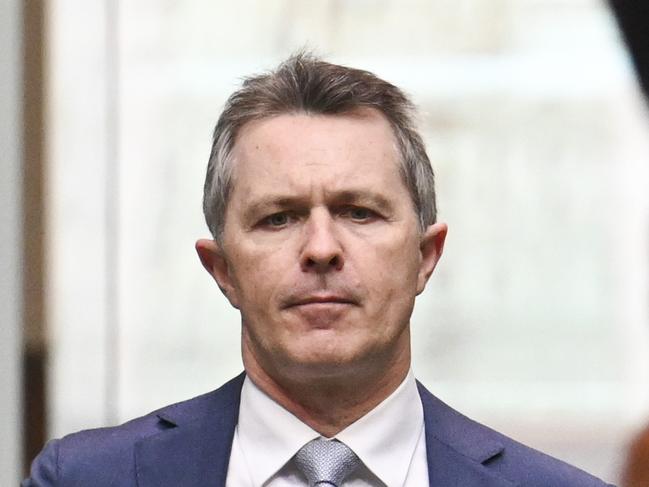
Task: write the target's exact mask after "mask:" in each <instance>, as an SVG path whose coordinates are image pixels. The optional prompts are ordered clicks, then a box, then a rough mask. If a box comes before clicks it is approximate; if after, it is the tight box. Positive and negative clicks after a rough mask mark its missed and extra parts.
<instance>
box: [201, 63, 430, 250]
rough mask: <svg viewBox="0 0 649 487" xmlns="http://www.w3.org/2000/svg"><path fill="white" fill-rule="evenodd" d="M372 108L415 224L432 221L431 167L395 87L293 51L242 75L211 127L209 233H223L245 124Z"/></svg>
mask: <svg viewBox="0 0 649 487" xmlns="http://www.w3.org/2000/svg"><path fill="white" fill-rule="evenodd" d="M360 108H374V109H376V110H378V111H380V112H381V113H382V114H383V116H385V118H386V119H387V120H388V122H389V123H390V126H391V128H392V130H393V132H394V138H395V142H396V146H397V149H398V152H399V164H400V171H401V177H402V178H403V180H404V183H405V184H406V187H407V188H408V191H409V192H410V196H411V198H412V201H413V204H414V206H415V208H416V211H417V214H418V219H419V225H420V227H421V229H422V230H423V229H425V228H426V227H428V226H429V225H432V224H433V223H435V221H436V218H437V209H436V203H435V183H434V176H433V170H432V168H431V165H430V161H429V159H428V155H427V154H426V150H425V148H424V144H423V142H422V139H421V136H420V135H419V133H418V132H417V130H416V127H415V123H414V107H413V105H412V103H411V102H410V100H409V99H408V98H407V97H406V95H405V94H404V93H403V92H402V91H401V90H400V89H399V88H397V87H396V86H394V85H392V84H390V83H388V82H386V81H384V80H382V79H380V78H378V77H376V76H375V75H374V74H372V73H370V72H368V71H363V70H359V69H353V68H348V67H344V66H339V65H336V64H330V63H327V62H324V61H322V60H320V59H318V58H315V57H313V56H310V55H308V54H303V53H300V54H296V55H294V56H292V57H290V58H289V59H288V60H286V61H285V62H283V63H282V64H280V65H279V67H278V68H277V69H275V70H274V71H272V72H270V73H267V74H263V75H259V76H253V77H249V78H247V79H246V80H245V81H244V83H243V86H242V87H241V89H239V90H237V91H236V92H235V93H233V94H232V95H231V96H230V98H229V99H228V101H227V103H226V106H225V109H224V110H223V113H222V114H221V116H220V117H219V120H218V122H217V124H216V128H215V129H214V137H213V143H212V151H211V153H210V159H209V163H208V167H207V175H206V178H205V186H204V196H203V212H204V213H205V219H206V221H207V226H208V227H209V229H210V232H211V233H212V236H213V237H214V238H215V239H216V240H219V239H220V237H221V232H222V231H223V226H224V221H225V215H226V209H227V206H228V199H229V196H230V191H231V189H232V170H233V166H234V164H235V162H234V161H233V160H232V149H233V148H234V145H235V142H236V140H237V137H238V134H239V131H240V130H241V129H242V127H244V126H245V125H246V124H248V123H249V122H252V121H254V120H260V119H263V118H268V117H272V116H275V115H280V114H287V113H307V114H311V115H318V114H320V115H340V114H344V113H347V112H350V111H353V110H357V109H360Z"/></svg>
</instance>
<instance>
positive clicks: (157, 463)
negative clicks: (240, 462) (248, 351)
mask: <svg viewBox="0 0 649 487" xmlns="http://www.w3.org/2000/svg"><path fill="white" fill-rule="evenodd" d="M244 377H245V375H244V374H241V375H239V376H238V377H236V378H234V379H232V380H231V381H230V382H228V383H226V384H225V385H223V386H222V387H220V388H219V389H217V390H216V391H214V392H211V393H208V394H205V395H203V396H199V397H198V398H195V399H190V400H189V401H185V402H182V403H179V404H176V405H173V406H170V407H168V408H164V409H162V410H160V411H159V412H158V413H157V416H158V418H159V420H160V426H161V428H162V431H161V432H159V433H157V434H155V435H153V436H150V437H147V438H144V439H142V440H140V441H139V442H138V443H136V445H135V463H136V472H137V480H138V486H139V487H172V486H173V487H176V486H178V485H185V486H205V485H207V486H214V487H217V486H219V487H220V486H224V485H225V480H226V476H227V473H228V462H229V460H230V450H231V447H232V439H233V437H234V429H235V427H236V425H237V421H238V417H239V400H240V397H241V386H242V384H243V379H244Z"/></svg>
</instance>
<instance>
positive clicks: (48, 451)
mask: <svg viewBox="0 0 649 487" xmlns="http://www.w3.org/2000/svg"><path fill="white" fill-rule="evenodd" d="M242 382H243V376H239V377H237V378H235V379H233V380H232V381H230V382H228V383H226V384H225V385H223V386H222V387H220V388H219V389H216V390H215V391H212V392H209V393H207V394H203V395H201V396H197V397H194V398H192V399H189V400H186V401H182V402H179V403H175V404H171V405H169V406H166V407H163V408H161V409H158V410H156V411H153V412H150V413H148V414H146V415H144V416H141V417H139V418H136V419H133V420H131V421H128V422H126V423H124V424H121V425H119V426H113V427H107V428H97V429H89V430H84V431H79V432H77V433H72V434H69V435H67V436H65V437H63V438H60V439H55V440H52V441H50V442H48V444H47V445H46V446H45V447H44V448H43V450H42V451H41V452H40V453H39V455H38V456H37V457H36V458H35V459H34V461H33V462H32V467H31V471H30V477H29V478H28V479H26V480H24V481H23V483H22V486H23V487H36V486H38V487H40V486H50V485H51V486H54V485H66V486H68V485H80V486H81V485H120V486H122V485H134V481H135V461H134V455H135V453H134V451H135V445H136V444H137V443H139V442H140V441H142V440H145V439H147V438H152V437H154V436H156V435H158V434H159V433H161V432H163V431H165V430H168V429H171V428H175V427H176V425H177V424H178V423H183V422H194V421H197V420H198V421H200V420H201V419H202V418H204V417H206V416H208V415H215V414H218V412H219V410H222V409H226V408H233V407H235V406H237V405H238V401H239V395H238V394H239V391H240V388H241V383H242Z"/></svg>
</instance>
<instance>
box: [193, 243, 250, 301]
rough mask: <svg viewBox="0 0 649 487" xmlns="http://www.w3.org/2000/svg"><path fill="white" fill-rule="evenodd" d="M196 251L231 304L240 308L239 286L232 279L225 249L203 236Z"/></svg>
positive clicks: (197, 244)
mask: <svg viewBox="0 0 649 487" xmlns="http://www.w3.org/2000/svg"><path fill="white" fill-rule="evenodd" d="M196 253H197V254H198V257H199V258H200V259H201V263H202V264H203V267H205V270H206V271H207V272H209V273H210V275H211V276H212V277H213V278H214V280H215V281H216V284H218V286H219V288H220V289H221V292H222V293H223V294H224V295H225V297H226V298H228V301H230V304H231V305H232V306H234V307H235V308H237V309H239V298H238V293H237V286H236V285H235V284H234V281H233V279H232V275H231V273H230V264H229V263H228V259H227V257H226V256H225V254H224V253H223V249H222V248H221V247H220V246H219V245H218V244H217V243H216V242H215V241H214V240H209V239H205V238H202V239H200V240H198V241H197V242H196Z"/></svg>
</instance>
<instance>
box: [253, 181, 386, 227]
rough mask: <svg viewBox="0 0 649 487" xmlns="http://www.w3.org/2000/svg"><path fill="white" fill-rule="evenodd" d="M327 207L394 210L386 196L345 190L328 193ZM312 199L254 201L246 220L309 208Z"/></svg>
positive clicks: (285, 197) (284, 197)
mask: <svg viewBox="0 0 649 487" xmlns="http://www.w3.org/2000/svg"><path fill="white" fill-rule="evenodd" d="M325 201H326V204H327V206H340V205H370V206H374V207H376V208H377V209H378V210H379V211H381V212H386V213H389V212H391V211H392V209H393V204H392V202H391V201H390V200H389V199H388V198H386V197H385V196H383V195H381V194H379V193H376V192H373V191H368V190H365V189H359V190H343V191H331V192H328V194H327V196H326V198H325ZM309 206H310V198H308V197H303V196H288V195H284V194H276V195H272V194H271V195H266V196H264V197H261V198H259V199H257V200H255V201H252V202H251V203H250V204H249V205H248V206H247V208H246V209H245V211H244V219H245V220H251V219H255V218H256V217H258V216H259V215H261V214H264V213H266V212H267V211H268V209H269V208H272V209H277V210H280V211H281V210H284V209H294V208H308V207H309Z"/></svg>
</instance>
